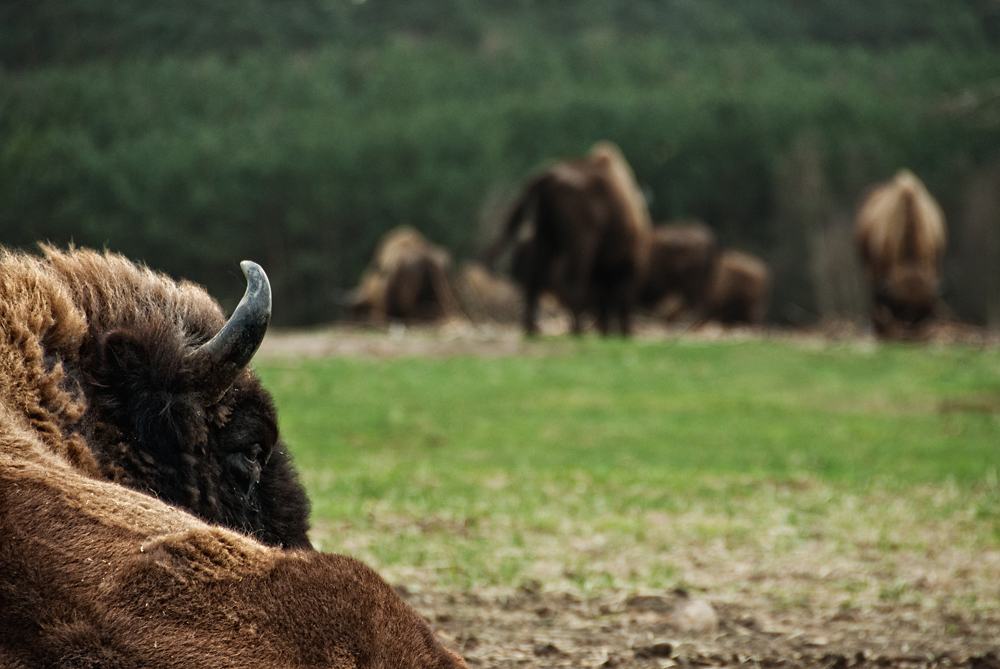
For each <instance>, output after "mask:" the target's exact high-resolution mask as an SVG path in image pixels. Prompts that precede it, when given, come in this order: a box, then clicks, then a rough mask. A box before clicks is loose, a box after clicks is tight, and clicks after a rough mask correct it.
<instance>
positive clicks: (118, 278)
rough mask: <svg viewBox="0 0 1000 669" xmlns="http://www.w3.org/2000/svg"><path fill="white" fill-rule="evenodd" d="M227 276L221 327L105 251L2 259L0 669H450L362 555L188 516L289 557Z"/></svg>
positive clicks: (264, 422)
mask: <svg viewBox="0 0 1000 669" xmlns="http://www.w3.org/2000/svg"><path fill="white" fill-rule="evenodd" d="M244 272H245V273H246V274H247V277H248V281H249V284H250V285H249V287H248V290H247V295H246V296H245V297H244V300H243V301H242V302H241V304H240V306H239V307H237V309H236V311H235V313H234V314H233V316H232V317H231V318H230V320H229V321H228V322H226V320H225V318H224V316H223V314H222V311H221V309H220V308H219V306H218V304H216V302H215V301H214V300H212V299H211V298H210V297H209V296H208V295H207V294H206V293H205V292H204V291H203V290H202V289H201V288H198V287H197V286H194V285H192V284H189V283H181V284H177V283H175V282H173V281H171V280H170V279H168V278H167V277H165V276H162V275H160V274H156V273H154V272H151V271H149V270H147V269H144V268H141V267H136V266H135V265H132V264H131V263H129V262H128V261H126V260H124V259H123V258H121V257H119V256H115V255H111V254H103V255H102V254H97V253H93V252H90V251H70V252H67V253H62V252H58V251H56V250H54V249H51V248H47V249H46V250H45V257H44V258H36V257H32V256H28V255H23V254H16V253H3V254H2V255H0V324H2V327H0V630H2V633H0V665H2V666H4V667H17V668H20V669H34V668H36V667H37V668H43V667H168V666H169V667H206V668H209V669H215V668H219V669H222V668H227V669H228V668H231V667H251V668H253V667H262V668H263V667H279V666H280V667H306V666H309V667H316V666H322V667H330V668H333V669H360V668H362V667H364V668H370V669H384V668H386V667H413V668H415V669H461V668H462V667H464V666H465V665H464V663H463V662H462V660H461V659H460V658H458V657H457V656H456V655H454V654H453V653H450V652H449V651H447V650H446V649H445V648H443V647H442V646H441V644H440V643H438V641H437V640H436V638H435V637H434V634H433V633H432V631H431V630H430V629H429V628H428V626H427V624H426V623H425V622H424V621H423V620H422V619H421V618H420V616H419V615H417V614H416V613H415V612H414V611H412V610H411V609H410V608H409V607H407V606H406V605H405V604H404V603H403V602H402V601H401V600H400V598H399V597H398V596H397V595H396V594H395V592H394V591H393V590H392V588H391V587H390V586H388V585H387V584H386V583H385V582H384V581H383V580H382V579H381V578H379V577H378V575H376V574H375V573H374V572H373V571H372V570H370V569H368V568H367V567H365V566H364V565H362V564H361V563H359V562H357V561H355V560H352V559H350V558H347V557H342V556H337V555H324V554H321V553H317V552H315V551H311V550H303V549H298V550H296V549H292V550H287V551H285V550H279V549H276V548H273V547H267V546H265V545H263V544H261V543H258V542H257V541H255V540H254V539H252V538H250V537H248V536H245V535H243V534H239V533H236V532H233V531H231V530H228V529H225V528H221V527H217V526H216V527H213V526H211V525H209V524H207V523H205V522H204V521H203V520H200V519H199V518H197V517H195V516H194V515H191V514H190V513H189V512H188V510H191V511H194V512H195V513H197V514H198V515H200V516H202V517H203V518H205V519H208V520H210V521H212V522H218V523H225V524H228V525H230V526H231V527H236V528H238V529H241V530H244V531H248V532H251V533H252V534H253V535H254V536H255V537H259V538H261V539H264V540H268V541H270V542H271V543H274V544H279V543H280V544H285V545H291V546H308V542H307V540H306V538H305V530H306V527H305V521H306V519H305V512H306V507H305V497H304V495H302V491H301V488H300V487H299V486H298V484H297V482H296V481H295V477H294V472H293V471H292V469H291V467H290V464H289V462H288V460H287V459H286V456H285V455H284V452H283V449H282V447H281V446H280V442H277V430H276V428H275V423H274V411H273V408H272V406H271V403H270V399H269V398H268V396H267V394H266V393H265V392H264V390H263V389H262V388H261V387H260V384H259V383H258V382H257V380H256V379H255V378H254V376H253V375H252V374H251V373H250V372H249V371H247V370H246V368H245V365H246V362H247V361H248V360H249V358H250V356H251V355H252V354H253V352H254V350H255V349H256V348H257V344H258V343H259V341H260V338H261V336H263V330H264V327H266V324H267V315H268V312H269V307H270V296H269V292H268V290H267V282H266V279H265V278H264V275H263V273H262V272H261V271H260V268H258V267H257V266H256V265H253V264H249V263H244ZM118 482H120V483H118ZM122 484H125V485H122ZM126 486H128V487H126ZM132 488H135V489H132ZM139 491H142V492H139ZM144 493H146V494H144ZM148 493H152V494H148ZM167 502H170V504H168V503H167Z"/></svg>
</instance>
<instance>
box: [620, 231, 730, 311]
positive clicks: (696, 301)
mask: <svg viewBox="0 0 1000 669" xmlns="http://www.w3.org/2000/svg"><path fill="white" fill-rule="evenodd" d="M718 256H719V245H718V242H717V241H716V238H715V233H713V232H712V230H711V229H710V228H709V227H708V226H707V225H705V224H704V223H701V222H699V221H694V222H690V223H674V224H671V225H658V226H656V227H654V228H653V230H652V233H651V234H650V242H649V268H648V270H647V272H646V277H645V280H644V281H643V284H642V290H641V291H640V292H639V304H640V305H641V306H643V307H645V308H646V309H651V310H652V309H656V308H657V305H659V304H660V303H661V302H663V301H664V300H665V299H667V298H670V297H675V298H679V309H678V310H686V311H688V312H691V313H695V314H699V313H701V312H702V311H703V310H704V307H705V296H706V293H707V291H708V286H709V282H710V281H711V279H712V274H713V272H714V270H715V264H716V261H717V259H718Z"/></svg>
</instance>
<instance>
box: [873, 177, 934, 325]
mask: <svg viewBox="0 0 1000 669" xmlns="http://www.w3.org/2000/svg"><path fill="white" fill-rule="evenodd" d="M854 234H855V241H856V243H857V247H858V252H859V254H860V255H861V260H862V262H863V263H864V265H865V272H866V277H867V280H868V290H869V293H870V295H871V319H872V323H873V324H874V326H875V330H876V332H877V333H878V334H879V335H880V336H883V337H889V338H893V337H901V336H908V335H909V334H912V332H913V331H914V328H915V327H917V326H919V325H920V324H921V323H923V322H924V321H926V320H927V319H928V318H930V317H931V316H933V315H934V311H935V307H936V304H937V300H938V294H939V292H940V265H941V257H942V255H944V249H945V237H946V230H945V219H944V213H943V212H942V211H941V207H940V206H939V205H938V203H937V201H936V200H935V199H934V197H933V196H932V195H931V194H930V193H929V192H927V189H926V188H925V187H924V184H923V183H922V182H921V181H920V179H918V178H917V177H916V176H915V175H914V174H913V173H912V172H910V171H909V170H901V171H900V172H899V173H897V174H896V176H895V177H894V178H893V179H892V181H889V182H887V183H884V184H880V185H878V186H876V187H875V188H874V189H873V190H872V191H871V192H870V193H868V195H867V196H866V197H865V198H864V200H863V201H862V202H861V205H860V206H859V207H858V212H857V216H856V217H855V221H854Z"/></svg>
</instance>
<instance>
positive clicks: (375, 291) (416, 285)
mask: <svg viewBox="0 0 1000 669" xmlns="http://www.w3.org/2000/svg"><path fill="white" fill-rule="evenodd" d="M450 265H451V256H450V254H449V253H448V251H446V250H445V249H444V248H443V247H441V246H438V245H436V244H431V243H430V242H428V241H427V240H426V239H425V238H424V236H423V235H421V234H420V233H419V232H417V231H416V230H415V229H413V228H412V227H410V226H400V227H398V228H394V229H393V230H390V231H389V232H388V233H386V234H385V236H383V237H382V239H381V240H380V241H379V245H378V247H377V248H376V250H375V255H374V257H373V258H372V262H371V265H370V266H369V268H368V269H366V270H365V272H364V274H362V275H361V281H360V282H359V283H358V287H357V288H356V289H355V291H354V294H353V296H352V298H351V300H350V305H349V306H350V309H351V313H352V314H353V315H354V317H355V318H360V319H367V320H371V321H374V322H383V321H385V320H389V319H399V320H402V321H404V322H410V321H430V320H435V319H439V318H447V317H449V316H453V315H455V314H456V313H457V312H458V306H457V303H456V300H455V296H454V293H453V292H452V289H451V285H450V284H449V283H448V267H449V266H450Z"/></svg>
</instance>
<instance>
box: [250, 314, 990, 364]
mask: <svg viewBox="0 0 1000 669" xmlns="http://www.w3.org/2000/svg"><path fill="white" fill-rule="evenodd" d="M539 327H540V330H541V337H539V338H537V339H526V338H525V337H524V336H522V334H521V332H520V329H519V328H518V327H516V326H514V325H511V324H502V323H471V322H469V321H468V320H465V319H459V318H456V319H453V320H451V321H448V322H446V323H443V324H439V325H417V326H404V325H402V324H400V323H394V324H392V325H390V326H388V327H383V328H374V327H365V326H358V325H332V326H325V327H316V328H310V329H301V330H282V329H272V330H269V331H268V333H267V336H266V337H265V338H264V343H263V344H262V345H261V348H260V355H262V356H265V357H266V356H282V355H295V356H306V357H324V356H342V357H354V356H374V357H381V358H396V357H401V356H431V357H445V356H452V355H482V356H513V355H531V354H535V353H539V352H545V353H546V354H551V353H552V352H553V350H558V346H555V347H554V346H553V341H552V338H553V337H557V336H562V335H566V334H568V332H569V319H568V318H566V317H560V316H555V317H548V318H543V319H541V320H540V321H539ZM922 334H923V336H922V341H923V342H924V343H926V344H929V345H946V344H964V345H970V346H982V347H987V348H998V347H1000V330H986V329H983V328H978V327H974V326H969V325H963V324H957V323H942V324H939V325H936V326H933V327H930V328H928V329H927V330H926V331H925V332H924V333H922ZM585 336H595V335H594V334H593V333H592V332H590V333H588V334H586V335H585ZM760 337H766V338H781V339H787V340H792V341H801V342H803V343H805V344H807V345H808V344H814V345H824V344H827V343H836V342H851V343H853V344H856V345H859V346H875V345H876V339H875V337H874V335H873V334H872V332H871V330H870V328H867V327H866V326H864V325H862V324H858V323H853V322H848V321H843V322H832V323H826V324H823V325H819V326H816V327H812V328H799V329H786V328H775V327H761V328H747V327H736V328H723V327H721V326H719V325H717V324H712V323H709V324H706V325H703V326H700V327H688V326H686V325H664V324H662V323H660V322H657V321H654V320H651V319H638V320H637V322H636V326H635V338H636V339H638V340H642V341H647V340H648V341H655V340H659V339H673V338H685V339H692V340H705V341H715V340H723V341H738V340H742V339H752V338H760Z"/></svg>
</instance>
